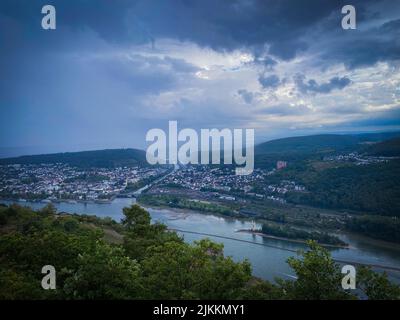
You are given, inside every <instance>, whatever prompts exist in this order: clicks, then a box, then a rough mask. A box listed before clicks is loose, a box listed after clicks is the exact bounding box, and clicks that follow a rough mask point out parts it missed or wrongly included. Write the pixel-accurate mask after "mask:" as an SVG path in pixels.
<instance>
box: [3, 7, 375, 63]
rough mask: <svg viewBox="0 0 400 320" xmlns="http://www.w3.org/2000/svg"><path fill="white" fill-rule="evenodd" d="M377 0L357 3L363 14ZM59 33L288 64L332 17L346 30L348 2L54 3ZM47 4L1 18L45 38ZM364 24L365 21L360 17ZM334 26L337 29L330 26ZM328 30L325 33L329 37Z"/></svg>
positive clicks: (10, 9)
mask: <svg viewBox="0 0 400 320" xmlns="http://www.w3.org/2000/svg"><path fill="white" fill-rule="evenodd" d="M371 1H372V0H370V1H369V0H353V1H352V4H353V5H355V6H356V7H357V12H363V11H365V10H366V9H365V8H367V7H368V4H369V3H370V2H371ZM46 4H54V5H55V7H56V9H57V22H58V28H59V30H62V29H63V28H64V29H65V28H67V29H71V30H73V31H75V32H79V31H81V30H85V29H90V30H93V31H94V32H95V33H97V34H98V35H100V36H101V37H102V38H103V39H105V40H106V41H107V42H110V43H118V44H133V43H145V42H148V43H154V41H155V43H157V39H160V38H174V39H178V40H189V41H193V42H195V43H197V44H199V45H201V46H207V47H210V48H213V49H215V50H222V51H226V50H228V51H229V50H234V49H239V48H243V47H246V48H248V49H250V50H252V51H253V52H254V53H256V52H264V51H265V50H264V48H269V51H270V54H272V55H274V56H276V57H278V58H280V59H284V60H288V59H292V58H294V57H295V56H296V54H297V53H298V52H301V51H303V50H306V49H307V47H308V45H307V39H306V38H307V34H308V33H309V32H311V31H313V30H315V28H316V26H319V25H321V23H322V22H323V21H325V20H326V19H327V18H329V17H332V15H333V16H334V17H335V19H334V20H335V22H336V23H337V24H336V25H337V29H340V19H341V17H342V15H341V13H340V12H341V11H340V10H341V7H342V6H343V5H345V4H347V3H346V2H345V1H342V0H335V1H333V0H304V1H292V0H280V1H277V0H229V1H228V0H223V1H215V0H203V1H187V0H175V1H164V0H159V1H147V0H137V1H132V0H114V1H108V0H96V2H95V5H93V2H91V1H83V0H81V1H79V0H74V1H65V0H51V1H47V2H46ZM42 5H43V3H42V1H37V0H32V1H27V0H3V1H2V3H1V4H0V13H1V14H2V15H3V16H4V17H8V18H10V19H12V20H13V21H15V22H16V23H17V24H19V29H20V32H23V33H29V36H30V37H37V38H42V37H43V36H44V35H43V30H40V28H37V27H38V26H40V20H41V18H42V15H41V14H40V9H41V6H42ZM359 19H362V16H361V17H360V18H359ZM330 27H331V26H330ZM326 31H327V30H325V29H322V30H320V32H321V33H325V32H326Z"/></svg>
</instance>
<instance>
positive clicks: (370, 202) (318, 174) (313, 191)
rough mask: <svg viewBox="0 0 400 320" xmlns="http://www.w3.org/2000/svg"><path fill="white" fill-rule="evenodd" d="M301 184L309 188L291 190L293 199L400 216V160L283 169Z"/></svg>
mask: <svg viewBox="0 0 400 320" xmlns="http://www.w3.org/2000/svg"><path fill="white" fill-rule="evenodd" d="M282 175H287V177H290V178H294V179H296V180H297V181H299V182H300V183H302V184H304V185H305V186H306V188H307V190H308V191H309V192H307V193H297V194H294V193H292V194H290V195H289V197H288V199H289V201H291V202H293V203H299V204H306V205H310V206H315V207H323V208H334V209H348V210H355V211H361V212H365V213H370V214H377V215H385V216H400V201H399V199H400V183H399V181H400V161H399V160H395V161H390V162H388V163H382V164H371V165H368V166H338V167H333V168H327V169H324V170H317V169H315V168H314V167H313V166H312V165H308V166H307V167H306V169H305V170H301V171H300V170H298V171H297V170H296V168H294V169H293V170H288V171H287V172H284V173H282Z"/></svg>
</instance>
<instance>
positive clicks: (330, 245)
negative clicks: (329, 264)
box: [236, 229, 354, 249]
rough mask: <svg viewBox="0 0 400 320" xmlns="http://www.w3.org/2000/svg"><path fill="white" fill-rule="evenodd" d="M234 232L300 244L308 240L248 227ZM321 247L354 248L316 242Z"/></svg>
mask: <svg viewBox="0 0 400 320" xmlns="http://www.w3.org/2000/svg"><path fill="white" fill-rule="evenodd" d="M236 232H245V233H250V234H254V235H257V236H260V237H263V238H268V239H275V240H281V241H288V242H294V243H301V244H307V241H308V240H301V239H290V238H284V237H276V236H272V235H269V234H265V233H262V232H260V231H255V230H249V229H241V230H236ZM318 244H319V245H320V246H322V247H328V248H338V249H354V248H352V247H351V246H349V245H348V244H347V245H335V244H328V243H318Z"/></svg>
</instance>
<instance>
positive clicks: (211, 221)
mask: <svg viewBox="0 0 400 320" xmlns="http://www.w3.org/2000/svg"><path fill="white" fill-rule="evenodd" d="M0 202H2V203H6V204H10V203H11V202H10V201H4V200H0ZM132 203H135V199H133V198H117V199H115V200H113V201H112V202H111V203H105V204H97V203H66V202H62V203H55V204H54V205H55V207H56V208H57V210H58V211H59V212H60V211H64V212H68V213H81V214H93V215H97V216H99V217H106V216H108V217H111V218H113V219H114V220H116V221H120V219H121V218H122V216H123V215H122V209H123V208H124V207H126V206H129V205H131V204H132ZM19 204H20V205H26V206H30V207H32V208H34V209H39V208H42V207H43V206H45V205H46V204H45V203H40V202H20V203H19ZM146 209H147V210H148V211H149V212H150V214H151V217H152V219H153V221H159V222H162V223H165V224H166V225H167V226H168V227H169V228H173V229H179V230H184V231H192V232H199V233H207V234H214V235H219V236H222V237H228V238H234V239H238V240H244V241H235V240H233V239H227V238H219V237H218V238H217V237H212V236H209V238H211V239H212V240H214V241H216V242H220V243H223V244H224V252H225V255H229V256H232V258H233V259H234V260H235V261H240V260H243V259H245V258H246V259H248V260H249V261H250V262H251V264H252V267H253V274H254V275H255V276H258V277H261V278H264V279H267V280H271V281H273V280H274V278H275V277H280V278H284V279H290V278H293V276H294V274H293V271H292V270H291V269H290V267H289V266H288V265H287V263H286V260H287V258H289V257H290V256H293V255H296V253H294V252H291V251H290V250H299V249H305V248H306V247H305V245H303V244H301V243H293V242H289V241H282V240H276V239H267V238H263V237H260V236H257V235H252V234H248V233H240V232H235V230H238V229H250V228H251V223H250V222H247V221H243V220H239V219H234V218H225V217H220V216H216V215H212V214H203V213H196V212H192V211H187V210H172V209H154V208H146ZM181 234H182V235H183V237H184V239H185V241H187V242H193V241H195V240H199V239H201V238H204V237H205V236H204V235H199V234H193V233H186V232H185V233H181ZM338 236H339V237H340V238H341V239H343V240H344V241H346V242H347V243H349V245H350V247H351V249H341V248H330V249H329V250H330V251H331V253H332V256H333V257H334V258H335V259H338V260H343V261H354V262H357V263H365V264H372V265H383V266H390V267H395V268H400V246H398V245H394V244H393V245H392V244H388V243H386V242H382V241H376V240H373V239H370V238H366V237H362V236H358V235H353V234H339V235H338ZM249 242H250V243H249ZM387 273H388V274H389V277H390V278H391V280H393V281H395V282H397V283H400V272H399V271H393V270H389V271H387Z"/></svg>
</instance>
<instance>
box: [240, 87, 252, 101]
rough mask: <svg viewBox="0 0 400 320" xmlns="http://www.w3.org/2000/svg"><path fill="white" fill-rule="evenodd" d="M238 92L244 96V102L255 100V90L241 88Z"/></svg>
mask: <svg viewBox="0 0 400 320" xmlns="http://www.w3.org/2000/svg"><path fill="white" fill-rule="evenodd" d="M237 93H238V94H239V96H241V97H242V99H243V100H244V102H246V103H247V104H251V103H252V102H253V99H254V93H253V92H250V91H247V90H246V89H239V90H238V92H237Z"/></svg>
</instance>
